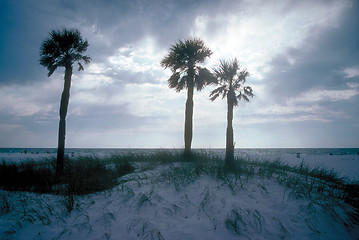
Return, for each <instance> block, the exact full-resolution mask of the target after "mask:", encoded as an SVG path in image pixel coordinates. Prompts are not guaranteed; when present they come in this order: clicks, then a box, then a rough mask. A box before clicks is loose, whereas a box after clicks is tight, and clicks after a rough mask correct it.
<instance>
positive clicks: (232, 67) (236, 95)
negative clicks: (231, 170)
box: [209, 58, 254, 166]
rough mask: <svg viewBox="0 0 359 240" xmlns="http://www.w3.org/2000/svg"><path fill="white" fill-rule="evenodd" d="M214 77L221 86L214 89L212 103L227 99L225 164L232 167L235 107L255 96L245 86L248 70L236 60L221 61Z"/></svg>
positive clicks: (249, 88) (211, 96)
mask: <svg viewBox="0 0 359 240" xmlns="http://www.w3.org/2000/svg"><path fill="white" fill-rule="evenodd" d="M214 75H215V77H216V79H217V80H218V84H219V85H220V86H219V87H218V88H216V89H214V90H213V91H212V92H211V94H210V95H209V97H210V100H211V101H214V100H215V99H217V98H218V97H219V96H222V99H223V98H225V97H227V132H226V158H225V164H226V166H232V165H233V162H234V142H233V126H232V120H233V107H234V106H237V105H238V101H239V100H244V101H246V102H249V97H253V96H254V94H253V91H252V88H251V87H249V86H244V84H245V82H246V78H247V77H248V76H249V73H248V71H247V69H242V70H241V69H240V66H239V64H238V60H237V59H236V58H235V59H233V60H232V61H231V62H227V61H224V60H221V61H220V66H219V67H218V68H217V69H215V70H214Z"/></svg>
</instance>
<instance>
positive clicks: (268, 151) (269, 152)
mask: <svg viewBox="0 0 359 240" xmlns="http://www.w3.org/2000/svg"><path fill="white" fill-rule="evenodd" d="M160 151H171V152H179V153H180V152H182V151H183V149H181V148H66V149H65V154H68V155H74V156H76V155H84V154H90V155H99V156H103V155H126V154H152V153H156V152H160ZM56 152H57V149H56V148H0V153H21V154H29V155H30V154H41V155H42V154H45V153H48V154H54V153H56ZM193 152H196V153H204V154H209V155H210V154H214V155H216V156H222V155H223V156H224V154H225V149H224V148H195V149H193ZM298 153H299V154H300V155H303V156H305V155H312V156H318V155H359V148H236V149H235V156H246V155H250V156H253V155H256V156H263V157H265V156H283V155H292V154H298Z"/></svg>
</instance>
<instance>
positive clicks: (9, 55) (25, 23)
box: [0, 0, 233, 84]
mask: <svg viewBox="0 0 359 240" xmlns="http://www.w3.org/2000/svg"><path fill="white" fill-rule="evenodd" d="M231 2H232V1H189V0H188V1H175V0H172V1H166V0H155V1H145V0H135V1H117V0H116V1H115V0H113V1H111V0H108V1H100V0H94V1H85V0H79V1H72V0H71V1H70V0H63V1H1V16H2V17H1V18H2V20H1V29H0V35H1V36H2V37H1V46H0V49H1V53H2V54H1V56H0V73H1V76H0V84H19V83H22V82H29V81H30V82H31V81H41V80H45V79H46V71H45V69H43V68H42V67H41V66H40V65H39V63H38V61H39V47H40V45H41V42H42V41H43V40H44V39H45V37H46V36H47V34H48V32H49V31H50V30H51V29H58V28H62V27H68V28H71V27H76V28H79V29H80V31H81V32H82V35H83V37H84V38H86V39H88V41H89V43H90V47H89V49H88V53H89V54H90V55H91V56H92V58H93V61H94V62H101V61H104V60H105V59H106V57H107V56H110V55H113V54H114V52H115V51H116V50H117V49H118V48H119V47H121V46H123V45H124V44H126V43H131V42H133V41H136V40H137V39H139V38H141V37H143V36H144V35H151V36H152V37H154V38H155V39H156V41H158V43H159V44H160V45H161V46H162V47H164V48H166V49H167V48H168V47H169V44H172V43H173V42H174V41H176V40H177V39H182V38H185V37H188V35H189V29H190V27H191V26H192V24H193V21H194V19H195V17H196V16H198V15H199V14H201V13H206V14H210V15H214V14H216V13H217V12H218V11H219V9H224V8H227V9H231V7H230V6H231V4H233V3H231Z"/></svg>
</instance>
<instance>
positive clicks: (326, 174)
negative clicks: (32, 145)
mask: <svg viewBox="0 0 359 240" xmlns="http://www.w3.org/2000/svg"><path fill="white" fill-rule="evenodd" d="M223 163H224V162H223V159H222V158H221V157H217V156H211V155H206V154H198V153H192V154H191V155H190V157H188V156H187V155H184V154H181V153H174V152H170V151H161V152H158V153H152V154H129V155H123V156H110V157H107V158H103V159H100V158H97V157H79V158H74V159H71V161H70V160H67V161H65V170H66V171H65V174H64V175H63V176H61V178H57V177H56V173H55V168H56V167H55V165H56V164H55V160H43V161H40V162H36V163H35V162H26V163H21V164H7V163H4V162H3V163H2V164H1V165H0V186H1V187H2V188H3V189H5V190H10V191H31V192H37V193H55V194H63V195H65V196H66V200H65V202H66V204H65V205H66V208H67V209H68V211H71V210H72V209H73V208H74V204H75V203H74V195H84V194H89V193H94V192H98V191H103V190H108V189H111V188H113V187H114V186H116V185H123V184H124V183H126V182H130V181H133V182H136V181H137V182H138V184H139V185H140V184H143V180H145V179H146V178H147V176H146V175H145V174H143V175H141V173H142V172H145V171H147V170H149V169H155V168H157V167H159V166H161V169H162V168H163V169H162V170H161V171H159V172H158V175H156V177H155V182H153V183H154V184H156V183H161V182H162V183H166V184H170V185H172V186H173V187H174V189H175V190H176V191H178V192H180V191H181V190H182V189H183V188H184V187H186V186H188V185H190V184H192V183H194V182H195V181H196V180H198V179H200V178H201V177H204V176H205V177H210V178H212V179H215V180H216V181H220V182H223V184H224V185H225V186H227V187H228V188H229V189H231V191H232V192H235V191H237V190H238V189H245V187H246V185H247V183H248V182H249V181H254V180H258V187H259V188H260V189H261V191H263V192H268V190H267V189H266V187H265V184H261V182H262V181H263V180H265V179H268V180H274V181H276V182H277V183H279V184H281V185H282V186H285V187H288V188H289V189H291V194H292V195H293V196H294V197H296V198H303V197H305V198H308V199H311V201H312V202H313V204H314V203H315V204H316V205H317V206H321V207H323V208H326V209H327V211H328V212H330V213H331V214H332V215H333V216H336V217H337V218H340V219H341V220H340V221H343V222H345V223H346V224H348V225H352V224H355V223H357V222H358V220H359V205H358V202H359V201H358V200H359V196H358V189H359V184H358V183H356V182H350V181H348V180H346V179H344V178H340V177H339V176H338V174H337V173H335V172H334V171H332V170H327V169H319V168H314V169H310V168H309V167H308V166H306V165H304V164H301V165H299V166H295V167H291V166H289V165H287V164H285V163H283V162H281V161H253V160H250V159H236V160H235V164H234V165H232V166H231V167H230V168H228V167H227V166H226V165H224V164H223ZM133 171H136V173H137V174H130V175H126V174H129V173H132V172H133ZM125 175H126V176H125ZM146 181H150V180H146ZM152 181H154V180H152ZM127 192H128V194H131V189H127ZM141 199H142V201H141V202H139V203H138V204H139V206H142V205H143V204H145V203H146V202H148V201H150V199H151V196H150V195H149V196H147V195H143V196H142V198H141ZM343 204H346V205H347V206H349V208H348V209H350V210H349V211H348V213H347V215H348V216H349V218H348V219H342V218H343V216H342V215H341V214H340V213H339V212H338V209H342V207H341V206H342V205H343ZM9 209H11V206H10V205H9V204H8V203H7V202H3V206H2V211H3V212H7V211H9ZM241 211H246V210H238V209H235V210H234V211H233V212H232V213H231V215H230V216H229V219H228V221H227V222H226V224H227V226H228V227H229V228H230V229H231V230H230V231H232V232H234V233H235V232H237V230H238V229H236V226H237V225H238V224H237V223H238V221H241V219H240V218H239V215H238V214H237V213H238V212H241ZM248 214H249V213H248ZM248 214H247V215H248ZM250 214H251V215H253V214H252V213H250ZM253 216H256V215H255V214H254V215H253ZM253 216H250V215H248V216H247V217H250V218H252V217H253ZM257 227H258V226H257V225H256V226H255V228H257Z"/></svg>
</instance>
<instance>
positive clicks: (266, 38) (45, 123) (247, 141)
mask: <svg viewBox="0 0 359 240" xmlns="http://www.w3.org/2000/svg"><path fill="white" fill-rule="evenodd" d="M358 25H359V1H357V0H352V1H350V0H323V1H321V0H317V1H312V0H308V1H305V0H304V1H297V0H271V1H267V0H258V1H250V0H241V1H240V0H207V1H205V0H196V1H193V0H131V1H125V0H106V1H102V0H76V1H74V0H54V1H45V0H38V1H31V0H18V1H11V0H1V1H0V36H1V37H0V53H1V54H0V147H56V146H57V130H58V119H59V117H58V109H59V102H60V97H61V92H62V89H63V74H64V69H63V68H59V69H58V70H56V72H55V73H54V74H53V75H52V76H51V77H50V78H48V77H47V70H46V68H44V67H42V66H41V65H40V64H39V52H40V50H39V48H40V46H41V43H42V41H43V40H44V39H45V38H46V37H47V36H48V33H49V31H51V30H52V29H61V28H63V27H66V28H77V29H79V30H80V32H81V34H82V36H83V38H85V39H87V40H88V42H89V44H90V46H89V48H88V51H87V53H88V55H90V56H91V57H92V63H91V64H89V65H86V66H85V71H82V72H77V71H74V74H73V81H72V87H71V97H70V103H69V112H68V117H67V138H66V144H67V145H66V146H67V147H109V148H117V147H121V148H137V147H159V148H180V147H183V146H184V143H183V125H184V107H185V100H186V91H182V92H180V93H177V92H176V91H174V90H172V89H169V88H168V86H167V79H168V77H169V76H170V71H168V70H166V71H165V70H163V69H162V68H161V66H160V61H161V58H163V56H164V55H165V54H166V53H167V52H168V50H169V48H170V46H171V45H172V44H174V43H176V41H178V40H179V39H187V38H191V37H199V38H201V39H202V40H203V41H204V42H205V44H206V45H207V46H208V47H209V48H210V49H211V50H212V51H213V52H214V53H213V55H212V56H211V58H210V59H208V60H207V61H206V62H205V64H204V65H205V66H206V67H208V68H209V69H213V68H214V67H216V66H218V64H219V60H220V59H227V60H229V59H231V58H234V57H237V59H238V60H239V62H240V64H241V66H242V67H245V68H247V69H248V71H249V72H250V74H251V76H250V78H248V85H251V86H252V87H253V89H254V93H255V95H256V96H255V98H253V100H252V101H251V102H250V103H244V102H243V103H240V104H239V106H238V107H237V108H235V113H234V134H235V141H236V147H251V148H254V147H359V107H358V106H359V28H358ZM213 88H214V87H213V86H209V87H207V88H206V89H204V90H203V91H202V92H195V97H194V101H195V102H194V136H193V142H192V145H193V147H204V148H207V147H211V148H215V147H225V128H226V101H225V100H221V99H218V100H216V101H215V102H210V101H209V97H208V95H209V92H210V91H211V90H213Z"/></svg>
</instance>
